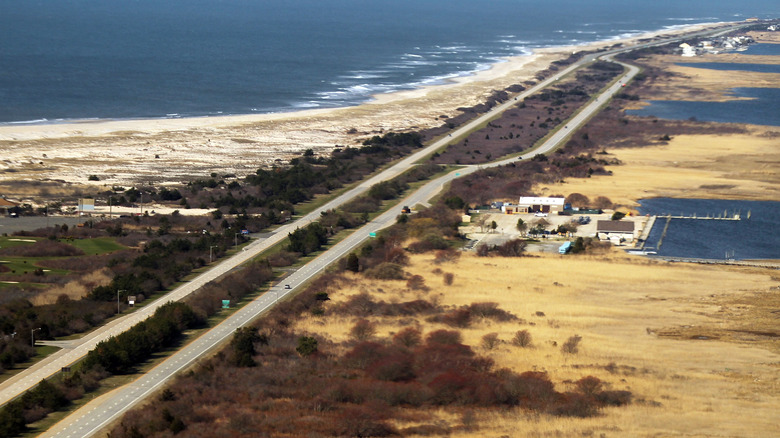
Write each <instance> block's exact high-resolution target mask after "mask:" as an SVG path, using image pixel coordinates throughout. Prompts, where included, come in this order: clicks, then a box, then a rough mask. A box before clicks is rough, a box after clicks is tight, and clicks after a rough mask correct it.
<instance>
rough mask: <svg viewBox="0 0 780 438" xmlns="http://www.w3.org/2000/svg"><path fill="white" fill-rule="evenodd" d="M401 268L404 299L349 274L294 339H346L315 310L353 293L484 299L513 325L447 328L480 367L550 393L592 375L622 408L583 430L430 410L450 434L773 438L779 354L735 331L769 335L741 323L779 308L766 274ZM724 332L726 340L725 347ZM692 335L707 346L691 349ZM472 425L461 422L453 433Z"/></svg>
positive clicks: (531, 417)
mask: <svg viewBox="0 0 780 438" xmlns="http://www.w3.org/2000/svg"><path fill="white" fill-rule="evenodd" d="M436 268H440V269H441V270H442V271H443V272H453V273H455V281H454V283H453V284H452V285H451V286H446V285H444V283H443V281H442V275H441V274H439V273H434V270H435V269H436ZM407 271H408V272H409V273H410V274H419V275H422V276H423V277H425V279H426V285H427V286H428V287H429V288H430V289H429V290H428V291H427V292H419V291H410V290H407V289H406V284H405V282H403V281H375V280H371V281H368V280H364V279H362V278H360V277H359V276H352V277H349V278H350V280H349V281H348V282H346V284H342V285H340V286H339V287H338V288H334V290H329V291H328V292H329V294H330V296H331V298H332V301H330V302H327V303H326V304H325V316H321V317H318V316H311V317H308V318H304V319H303V320H301V321H299V322H298V323H297V330H299V331H307V332H311V333H315V334H317V335H319V336H323V337H326V338H329V339H331V340H333V341H344V340H347V339H349V330H350V328H351V327H352V325H353V324H354V322H355V320H356V318H342V317H337V316H330V315H329V311H328V308H329V307H332V306H333V305H334V304H336V303H339V302H343V301H344V300H345V299H346V298H348V297H349V296H352V295H354V294H358V293H361V292H368V293H371V294H372V295H373V296H374V297H375V298H376V299H381V300H384V301H388V302H390V301H407V300H412V299H416V298H424V299H428V300H433V301H438V302H439V303H440V304H441V305H443V306H448V307H458V306H462V305H467V304H471V303H474V302H485V301H493V302H497V303H499V307H500V308H501V309H504V310H507V311H510V312H512V313H513V314H514V315H516V316H518V317H519V318H521V320H520V321H513V322H507V323H497V322H494V321H490V320H482V321H477V322H476V323H474V324H472V326H470V327H469V328H465V329H461V330H460V331H461V333H462V335H463V342H464V343H465V344H468V345H471V346H472V348H474V350H475V351H476V352H477V353H478V354H481V355H485V356H489V357H491V358H492V359H493V360H494V361H495V363H496V367H497V368H501V367H506V368H510V369H512V370H514V371H517V372H523V371H528V370H537V371H546V372H547V373H549V375H550V377H551V379H552V380H553V382H555V384H556V386H557V388H558V389H559V390H566V389H571V382H573V381H576V380H577V379H580V378H582V377H585V376H588V375H593V376H596V377H598V378H599V379H602V380H604V381H606V382H608V383H609V385H610V388H611V389H615V390H629V391H631V392H632V393H633V395H634V402H633V403H632V404H631V405H629V406H627V407H619V408H609V409H605V410H604V411H603V412H602V413H601V415H600V416H598V417H595V418H587V419H574V418H560V417H552V416H547V415H537V414H534V413H529V412H524V411H520V410H514V409H510V410H504V411H495V410H484V411H483V410H476V411H473V413H472V414H469V415H464V414H463V412H448V411H435V412H433V413H434V414H435V415H436V416H437V418H438V419H439V420H441V421H442V422H444V423H447V424H449V425H450V426H459V429H458V432H456V433H454V435H455V436H503V435H505V436H573V435H583V434H584V435H586V436H589V435H593V436H600V435H601V434H604V436H680V435H685V436H773V435H777V434H778V433H780V428H779V427H780V426H778V422H777V419H778V414H777V412H778V410H777V408H778V407H779V406H780V377H778V368H780V354H778V353H780V343H778V340H777V337H776V336H775V337H771V336H760V335H752V336H746V335H745V334H744V333H742V332H737V331H736V330H744V329H745V328H752V329H753V330H754V331H757V332H771V331H772V330H774V331H776V330H777V325H776V319H775V320H773V319H772V317H771V316H772V314H771V313H767V314H765V315H764V316H763V317H760V316H757V315H755V314H752V313H751V309H753V310H755V309H756V308H757V307H761V306H760V305H761V304H767V303H774V304H775V305H777V304H780V299H779V298H778V294H777V285H778V279H777V277H774V278H773V276H772V275H771V274H772V273H773V272H774V271H771V270H761V269H754V268H744V267H726V266H699V265H689V264H670V263H664V262H654V261H649V260H646V259H643V258H639V257H634V256H628V255H624V254H622V253H620V252H618V251H615V252H610V253H607V254H606V255H602V256H565V257H564V256H558V255H539V256H533V257H524V258H477V257H475V256H472V255H469V254H464V256H463V257H461V259H460V261H458V262H456V263H450V264H444V265H434V264H433V256H431V255H421V256H414V257H412V260H411V264H410V266H409V267H408V268H407ZM437 272H438V271H437ZM770 307H771V306H770ZM537 312H540V313H537ZM369 319H371V320H372V321H373V322H375V323H376V324H377V336H378V337H386V336H388V335H390V334H392V333H395V332H397V331H398V330H400V329H401V328H402V327H403V326H404V325H419V327H420V328H421V330H422V331H423V332H424V333H427V332H430V331H432V330H437V329H442V328H446V329H452V328H451V327H448V326H445V325H442V324H438V323H429V322H426V321H425V320H424V319H412V318H407V319H403V318H402V319H401V320H400V321H399V320H398V319H394V318H382V317H372V318H369ZM692 329H693V330H694V332H690V330H692ZM518 330H528V331H529V332H530V333H531V336H532V342H533V344H532V346H531V347H530V348H520V347H517V346H514V345H513V344H512V343H511V339H512V337H513V336H514V334H515V332H516V331H518ZM487 333H498V337H499V339H500V340H501V343H499V345H498V346H497V347H495V348H494V349H492V350H486V349H485V348H483V347H482V346H481V339H482V336H484V335H485V334H487ZM691 333H694V334H693V335H691ZM729 333H732V334H735V333H736V334H735V335H733V336H726V334H729ZM573 335H579V336H581V337H582V342H581V343H580V348H579V352H578V353H576V354H564V353H563V352H562V351H561V345H562V343H563V342H565V341H566V340H567V339H568V338H569V337H571V336H573ZM776 335H777V334H776ZM700 337H704V338H709V339H704V338H702V339H696V338H700ZM715 338H718V339H715ZM748 412H749V413H750V414H749V416H750V420H749V421H747V420H746V416H745V415H746V413H748ZM472 417H473V418H474V419H475V420H474V424H471V427H467V426H469V424H470V423H471V421H470V420H469V418H472ZM467 423H469V424H467ZM397 425H399V426H405V427H408V426H410V425H414V423H413V422H411V423H407V422H401V423H397Z"/></svg>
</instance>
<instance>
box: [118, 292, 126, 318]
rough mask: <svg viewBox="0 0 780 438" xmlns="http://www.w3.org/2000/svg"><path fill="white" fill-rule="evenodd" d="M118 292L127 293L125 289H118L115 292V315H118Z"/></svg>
mask: <svg viewBox="0 0 780 438" xmlns="http://www.w3.org/2000/svg"><path fill="white" fill-rule="evenodd" d="M120 292H127V290H126V289H118V290H117V291H116V314H117V315H119V293H120Z"/></svg>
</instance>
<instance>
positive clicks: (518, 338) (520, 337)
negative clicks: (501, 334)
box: [512, 330, 531, 348]
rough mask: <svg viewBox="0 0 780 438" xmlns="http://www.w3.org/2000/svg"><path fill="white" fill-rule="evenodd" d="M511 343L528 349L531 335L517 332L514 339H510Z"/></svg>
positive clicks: (526, 332)
mask: <svg viewBox="0 0 780 438" xmlns="http://www.w3.org/2000/svg"><path fill="white" fill-rule="evenodd" d="M512 343H513V344H514V345H517V346H518V347H523V348H525V347H530V346H531V333H529V332H528V330H518V331H517V332H516V333H515V337H514V338H512Z"/></svg>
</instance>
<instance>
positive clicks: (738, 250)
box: [639, 198, 780, 260]
mask: <svg viewBox="0 0 780 438" xmlns="http://www.w3.org/2000/svg"><path fill="white" fill-rule="evenodd" d="M640 204H641V207H640V208H639V211H640V213H641V214H647V215H655V216H664V215H671V216H696V217H733V216H734V215H735V214H738V215H739V216H740V220H738V221H737V220H703V219H671V221H670V222H669V227H668V228H667V229H666V235H664V236H663V239H662V235H663V230H664V228H665V225H666V222H667V219H665V218H662V217H659V218H658V219H657V220H656V222H655V225H654V226H653V229H652V230H651V231H650V235H649V236H648V239H647V242H646V247H647V248H648V249H649V248H653V249H654V250H655V251H657V253H658V255H659V256H666V257H690V258H702V259H715V260H724V259H734V260H750V259H780V237H778V234H777V228H778V226H780V202H771V201H730V200H712V199H676V198H654V199H644V200H642V201H640ZM659 242H660V243H661V245H660V247H659V245H658V244H659Z"/></svg>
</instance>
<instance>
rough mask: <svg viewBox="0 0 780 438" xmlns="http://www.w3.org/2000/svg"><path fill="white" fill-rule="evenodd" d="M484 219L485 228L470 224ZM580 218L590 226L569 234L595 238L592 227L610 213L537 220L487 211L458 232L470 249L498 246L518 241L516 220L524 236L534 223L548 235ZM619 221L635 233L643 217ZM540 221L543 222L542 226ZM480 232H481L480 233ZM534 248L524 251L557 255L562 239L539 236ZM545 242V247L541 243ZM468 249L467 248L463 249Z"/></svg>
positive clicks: (549, 216)
mask: <svg viewBox="0 0 780 438" xmlns="http://www.w3.org/2000/svg"><path fill="white" fill-rule="evenodd" d="M481 216H484V217H485V222H484V223H485V226H484V228H482V229H481V228H480V227H479V226H478V225H476V224H475V223H474V222H477V221H479V220H480V217H481ZM581 216H583V217H587V218H590V222H588V223H585V224H579V223H578V225H577V231H576V232H575V233H574V234H573V236H574V237H594V236H595V235H596V223H597V222H598V221H599V220H610V219H611V217H612V212H609V213H602V214H589V215H576V214H575V215H572V216H559V215H558V214H556V213H551V214H548V215H547V216H537V215H535V214H534V213H526V214H503V213H501V212H500V211H499V210H491V211H489V212H485V213H480V214H479V215H472V224H471V225H467V226H464V227H462V228H461V230H460V231H461V232H462V233H464V234H465V235H466V237H467V238H469V239H470V240H471V243H472V245H471V246H472V247H476V245H478V244H481V243H485V244H488V245H501V244H502V243H504V242H506V241H508V240H511V239H517V238H519V237H521V233H520V231H518V229H517V221H518V219H522V220H523V222H525V224H526V232H527V231H528V230H530V229H531V228H533V227H534V226H535V225H536V224H538V223H542V224H544V223H546V224H547V225H545V229H546V230H548V231H555V229H557V228H558V226H559V225H563V224H566V223H569V222H571V221H572V220H573V221H575V222H579V221H578V219H579V218H580V217H581ZM623 220H633V221H635V222H637V223H636V229H641V228H642V226H643V224H644V221H645V218H644V217H626V218H624V219H623ZM493 221H495V222H496V229H495V230H491V223H492V222H493ZM542 221H543V222H542ZM483 230H484V231H483ZM539 240H540V241H541V242H540V243H538V244H530V245H529V246H528V248H527V250H528V251H532V252H538V251H541V252H554V251H557V249H558V247H559V246H560V244H561V243H562V242H563V240H565V239H564V237H562V236H558V235H557V234H550V235H540V236H539ZM545 241H548V242H549V243H545ZM467 249H469V248H467Z"/></svg>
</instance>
